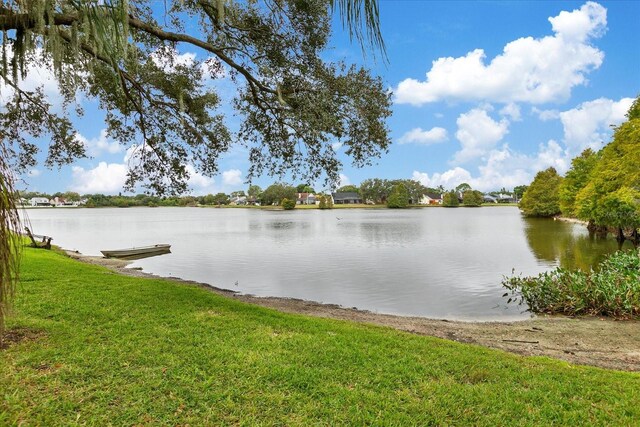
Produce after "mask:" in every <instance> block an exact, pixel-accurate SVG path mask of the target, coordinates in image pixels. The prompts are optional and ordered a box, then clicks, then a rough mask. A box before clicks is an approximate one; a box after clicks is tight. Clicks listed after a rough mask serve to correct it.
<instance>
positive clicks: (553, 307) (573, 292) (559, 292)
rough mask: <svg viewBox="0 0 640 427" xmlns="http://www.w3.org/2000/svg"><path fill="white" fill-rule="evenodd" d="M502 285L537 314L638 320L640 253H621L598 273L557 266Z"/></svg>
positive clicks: (611, 257)
mask: <svg viewBox="0 0 640 427" xmlns="http://www.w3.org/2000/svg"><path fill="white" fill-rule="evenodd" d="M503 286H505V287H506V288H507V289H508V290H509V291H510V294H511V295H512V298H513V299H514V300H517V301H519V302H521V303H526V305H527V306H528V307H529V309H530V310H531V311H533V312H535V313H551V314H558V313H560V314H566V315H572V316H573V315H585V314H588V315H594V316H611V317H614V318H639V317H640V254H639V253H638V252H637V251H635V250H630V251H618V252H615V253H613V254H611V255H609V256H608V257H607V258H606V259H605V260H604V261H602V262H601V263H600V264H599V265H598V266H596V269H595V270H591V271H588V272H584V271H581V270H575V271H573V270H568V269H565V268H561V267H558V268H556V269H555V270H553V271H550V272H545V273H541V274H539V275H538V276H536V277H518V276H516V277H510V278H507V279H505V280H504V281H503ZM508 294H509V293H507V294H505V296H507V295H508Z"/></svg>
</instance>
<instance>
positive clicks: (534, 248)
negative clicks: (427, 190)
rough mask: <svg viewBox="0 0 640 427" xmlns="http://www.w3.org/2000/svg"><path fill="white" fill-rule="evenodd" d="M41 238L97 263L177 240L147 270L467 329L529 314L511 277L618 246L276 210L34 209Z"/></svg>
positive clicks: (503, 226)
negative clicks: (107, 252)
mask: <svg viewBox="0 0 640 427" xmlns="http://www.w3.org/2000/svg"><path fill="white" fill-rule="evenodd" d="M26 214H27V215H28V218H29V220H30V222H31V227H32V230H33V232H34V233H36V234H45V235H50V236H53V237H54V241H53V243H54V244H56V245H59V246H61V247H63V248H66V249H71V250H78V251H80V252H81V253H83V254H86V255H100V250H102V249H120V248H126V247H133V246H144V245H151V244H155V243H170V244H171V245H172V246H171V251H172V253H171V254H167V255H162V256H158V257H153V258H146V259H142V260H138V261H135V262H134V263H133V264H132V266H133V267H142V268H143V270H144V271H146V272H150V273H154V274H157V275H161V276H174V277H180V278H183V279H190V280H196V281H199V282H205V283H208V284H211V285H213V286H216V287H220V288H226V289H232V290H236V291H239V292H242V293H249V294H255V295H259V296H281V297H292V298H301V299H307V300H314V301H319V302H324V303H333V304H339V305H342V306H345V307H357V308H360V309H366V310H371V311H374V312H380V313H390V314H401V315H414V316H424V317H432V318H446V319H462V320H512V319H523V318H527V317H529V314H528V313H526V312H524V308H523V307H518V306H515V305H513V304H510V305H509V306H507V305H506V299H505V298H503V297H502V294H503V293H504V292H505V291H504V289H503V288H502V286H501V284H500V283H501V280H502V278H503V276H508V275H511V273H512V271H515V272H516V273H522V274H525V275H533V274H537V273H539V272H542V271H545V270H549V269H552V268H554V267H556V266H558V265H563V266H567V267H581V268H589V266H590V265H592V264H593V263H595V262H597V261H598V260H599V259H600V258H601V257H602V256H603V254H605V253H608V252H611V251H614V250H615V249H616V242H615V241H614V240H613V239H609V240H606V241H603V240H593V239H590V238H589V235H588V233H587V231H586V228H585V227H584V226H582V225H578V224H570V223H565V222H561V221H552V220H530V219H525V218H523V217H522V216H521V215H520V213H519V211H518V209H517V208H515V207H482V208H475V209H473V208H458V209H445V208H425V209H410V210H387V209H380V210H378V209H375V210H372V209H345V210H339V209H334V210H325V211H320V210H294V211H267V210H258V209H215V208H129V209H117V208H113V209H64V208H49V209H31V210H28V211H26Z"/></svg>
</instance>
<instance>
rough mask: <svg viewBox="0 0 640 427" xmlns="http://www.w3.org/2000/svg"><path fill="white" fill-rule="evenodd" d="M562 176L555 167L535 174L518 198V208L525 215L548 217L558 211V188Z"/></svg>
mask: <svg viewBox="0 0 640 427" xmlns="http://www.w3.org/2000/svg"><path fill="white" fill-rule="evenodd" d="M561 182H562V177H561V176H560V175H558V172H557V171H556V170H555V168H548V169H545V170H543V171H540V172H538V173H537V174H536V176H535V178H534V179H533V182H532V183H531V184H530V185H529V187H528V188H527V190H526V191H525V192H524V195H523V196H522V200H520V209H521V210H522V212H523V213H524V214H525V215H526V216H538V217H549V216H554V215H557V214H559V213H560V204H559V196H558V190H559V187H560V183H561Z"/></svg>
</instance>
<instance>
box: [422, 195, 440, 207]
mask: <svg viewBox="0 0 640 427" xmlns="http://www.w3.org/2000/svg"><path fill="white" fill-rule="evenodd" d="M418 203H419V204H421V205H441V204H442V194H437V193H426V194H424V195H423V196H422V198H421V199H420V200H419V201H418Z"/></svg>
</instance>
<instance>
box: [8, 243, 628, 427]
mask: <svg viewBox="0 0 640 427" xmlns="http://www.w3.org/2000/svg"><path fill="white" fill-rule="evenodd" d="M9 326H10V327H11V328H12V329H13V331H14V332H16V333H20V334H23V335H26V336H27V338H26V339H25V340H23V341H21V342H20V343H18V344H15V345H12V346H10V347H9V348H8V349H5V350H1V351H0V390H1V393H2V401H1V404H0V425H17V424H21V423H24V425H38V424H40V425H77V424H90V425H104V424H114V425H133V424H136V425H137V424H140V425H160V424H161V425H186V424H191V425H220V424H223V425H224V424H231V425H237V424H244V425H256V424H258V425H274V424H278V425H340V424H343V425H344V424H351V425H353V424H355V425H363V424H376V425H433V424H437V425H443V424H444V425H446V424H458V425H470V424H473V425H491V426H493V425H505V424H511V425H548V424H565V425H576V424H582V425H631V424H633V423H635V422H636V421H637V420H638V419H640V406H639V405H637V402H638V401H640V375H638V374H631V373H622V372H614V371H604V370H600V369H596V368H588V367H578V366H572V365H569V364H567V363H565V362H559V361H554V360H549V359H543V358H523V357H519V356H515V355H511V354H506V353H502V352H499V351H495V350H488V349H484V348H480V347H476V346H470V345H462V344H457V343H453V342H447V341H442V340H439V339H435V338H427V337H421V336H415V335H411V334H406V333H402V332H398V331H395V330H391V329H384V328H378V327H372V326H363V325H358V324H351V323H345V322H339V321H331V320H323V319H312V318H306V317H302V316H296V315H288V314H282V313H278V312H275V311H272V310H269V309H265V308H260V307H255V306H250V305H246V304H242V303H240V302H237V301H233V300H230V299H226V298H223V297H220V296H217V295H215V294H212V293H210V292H207V291H206V290H203V289H200V288H197V287H192V286H186V285H184V284H179V283H175V282H171V281H167V280H160V279H136V278H131V277H125V276H120V275H117V274H115V273H112V272H110V271H108V270H106V269H104V268H101V267H96V266H91V265H87V264H82V263H79V262H76V261H73V260H70V259H67V258H64V257H63V256H61V255H58V254H55V253H52V252H49V251H38V250H33V249H27V250H26V254H25V259H24V262H23V273H22V283H21V285H20V287H19V298H18V301H17V306H16V315H15V317H14V318H13V320H11V322H10V325H9Z"/></svg>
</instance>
